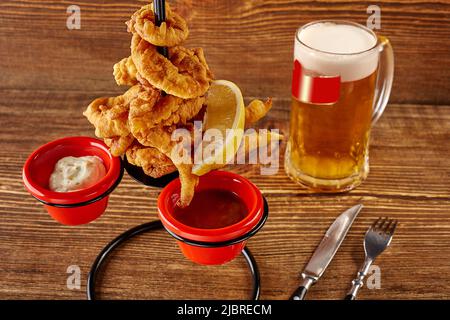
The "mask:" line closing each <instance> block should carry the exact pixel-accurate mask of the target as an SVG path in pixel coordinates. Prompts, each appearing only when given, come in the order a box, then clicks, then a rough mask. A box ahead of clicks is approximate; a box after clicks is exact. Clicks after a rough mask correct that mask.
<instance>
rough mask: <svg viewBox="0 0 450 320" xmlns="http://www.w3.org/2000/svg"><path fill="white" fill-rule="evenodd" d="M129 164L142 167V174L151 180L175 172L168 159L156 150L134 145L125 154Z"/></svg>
mask: <svg viewBox="0 0 450 320" xmlns="http://www.w3.org/2000/svg"><path fill="white" fill-rule="evenodd" d="M126 156H127V160H128V162H129V163H131V164H133V165H135V166H139V167H142V169H143V170H144V173H145V174H146V175H148V176H150V177H152V178H159V177H162V176H164V175H166V174H169V173H172V172H174V171H176V170H177V168H176V167H175V165H174V164H173V163H172V161H171V160H170V158H169V157H167V156H166V155H164V154H163V153H161V152H160V151H159V150H158V149H157V148H153V147H144V146H143V145H141V144H139V143H134V144H133V145H132V146H131V147H130V148H128V150H127V152H126Z"/></svg>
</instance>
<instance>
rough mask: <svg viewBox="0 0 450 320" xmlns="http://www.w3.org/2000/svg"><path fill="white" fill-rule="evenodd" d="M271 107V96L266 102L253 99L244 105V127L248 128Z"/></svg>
mask: <svg viewBox="0 0 450 320" xmlns="http://www.w3.org/2000/svg"><path fill="white" fill-rule="evenodd" d="M271 108H272V98H268V99H267V100H266V102H262V101H261V100H253V101H251V102H250V103H249V105H248V106H247V107H245V127H246V128H248V127H250V126H251V125H253V124H254V123H255V122H257V121H258V120H260V119H261V118H263V117H264V116H265V115H266V114H267V112H269V110H270V109H271Z"/></svg>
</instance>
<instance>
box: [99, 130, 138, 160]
mask: <svg viewBox="0 0 450 320" xmlns="http://www.w3.org/2000/svg"><path fill="white" fill-rule="evenodd" d="M104 141H105V144H106V145H107V146H108V147H109V149H110V151H111V154H112V155H113V156H114V157H120V156H122V155H124V154H125V152H126V151H127V149H128V147H130V146H131V144H132V143H133V141H134V137H133V135H132V134H131V133H130V134H129V135H127V136H122V137H121V136H118V137H113V138H105V139H104Z"/></svg>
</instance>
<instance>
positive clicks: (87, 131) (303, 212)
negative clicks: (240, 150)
mask: <svg viewBox="0 0 450 320" xmlns="http://www.w3.org/2000/svg"><path fill="white" fill-rule="evenodd" d="M0 93H1V96H2V99H1V101H0V128H1V129H0V164H1V165H0V298H7V299H11V298H17V299H26V298H33V299H62V298H63V299H84V298H85V289H86V287H85V286H86V279H87V273H88V272H89V268H90V265H91V264H92V262H93V260H94V259H95V256H96V255H97V254H98V253H99V251H100V250H101V249H102V247H103V246H104V245H106V244H107V243H108V242H109V241H110V240H112V239H113V238H114V237H115V236H117V235H118V234H120V233H121V232H123V231H125V230H127V229H128V228H131V227H133V226H135V225H138V224H141V223H144V222H147V221H151V220H155V219H157V215H156V199H157V197H158V194H159V190H158V189H155V188H148V187H143V186H141V185H138V184H137V183H136V182H134V181H132V180H131V179H130V178H129V177H127V176H125V177H124V180H123V182H122V183H121V185H120V186H119V187H118V188H117V189H116V190H115V192H114V193H113V194H112V195H111V197H110V203H109V207H108V209H107V211H106V213H105V214H104V215H103V216H102V217H101V218H100V219H98V220H97V221H95V222H93V223H91V224H88V225H85V226H79V227H65V226H61V225H59V224H58V223H56V222H55V221H53V220H52V219H51V218H50V217H49V216H48V214H47V213H46V212H45V210H44V209H43V207H42V206H41V205H40V204H39V203H37V202H36V200H34V199H33V198H32V197H31V196H30V195H29V194H28V193H27V192H26V190H25V189H24V187H23V185H22V182H21V168H22V165H23V163H24V161H25V159H26V157H27V156H28V155H29V154H30V153H31V152H32V151H33V150H34V149H35V148H37V147H38V146H40V145H41V144H43V143H45V142H47V141H50V140H53V139H55V138H59V137H62V136H71V135H92V134H93V130H92V127H91V126H90V125H89V123H88V122H87V121H86V120H85V119H84V118H83V116H82V115H81V112H82V110H83V109H84V107H85V106H86V105H87V103H88V102H89V101H90V99H91V98H93V97H94V96H97V95H99V94H100V93H99V92H89V93H85V92H76V91H73V90H68V91H63V90H48V91H45V90H38V91H31V90H25V91H22V90H6V89H2V90H0ZM288 103H289V101H286V100H283V99H276V100H275V106H274V109H273V110H272V111H271V113H270V114H269V116H268V117H267V118H266V119H265V120H264V121H263V122H262V123H260V126H262V127H278V128H280V129H281V131H282V132H286V131H287V128H286V123H287V121H286V120H287V119H288ZM449 128H450V108H449V107H448V106H432V105H390V106H388V108H387V111H386V114H385V115H384V116H383V117H382V118H381V120H380V121H379V123H378V124H377V125H376V127H375V128H374V130H373V134H372V143H371V149H370V155H371V172H370V175H369V177H368V179H367V181H366V182H365V183H364V184H363V185H362V186H361V187H359V188H357V189H356V190H354V191H352V192H349V193H347V194H342V195H310V194H307V193H306V192H305V190H302V189H301V188H299V187H298V186H296V185H295V184H293V183H292V182H291V181H290V180H289V179H288V178H287V177H286V175H285V174H284V171H283V169H282V168H281V169H280V171H279V172H278V174H277V175H275V176H271V177H270V178H267V177H262V176H260V175H259V171H258V168H257V167H245V168H244V167H238V168H232V170H234V171H236V172H239V173H241V174H243V175H245V176H246V177H248V178H249V179H251V180H252V181H253V182H255V183H256V184H257V185H258V187H259V188H260V189H261V190H262V192H263V193H264V195H265V196H266V197H267V199H268V202H269V206H270V217H269V220H268V222H267V224H266V225H265V226H264V228H263V229H262V230H261V231H260V233H258V234H257V235H256V236H255V237H254V238H252V239H251V240H250V241H249V243H248V246H249V248H250V249H251V250H252V252H253V254H254V255H255V258H256V260H257V262H258V265H259V267H260V270H261V275H262V296H261V298H262V299H287V298H288V297H289V296H290V294H291V293H292V290H294V289H295V288H296V287H297V285H298V283H299V279H298V275H299V272H300V270H301V269H302V268H303V267H304V265H305V263H306V262H307V261H308V259H309V257H310V256H311V254H312V252H313V250H314V248H315V247H316V246H317V244H318V243H319V241H320V240H321V238H322V236H323V234H324V232H325V231H326V229H327V228H328V226H329V225H330V224H331V222H332V221H333V220H334V219H335V217H336V216H337V215H338V214H339V213H340V212H342V211H343V210H345V209H346V208H348V207H350V206H352V205H354V204H356V203H359V202H362V203H363V204H364V205H365V208H364V210H363V211H362V212H361V214H360V216H359V217H358V219H357V220H356V221H355V224H354V226H353V227H352V229H351V230H350V233H349V235H348V236H347V238H346V240H345V241H344V243H343V245H342V247H341V249H340V250H339V251H338V253H337V255H336V257H335V259H334V260H333V262H332V263H331V265H330V266H329V268H328V270H327V271H326V273H325V275H324V277H323V278H322V279H321V280H320V282H319V283H318V284H317V285H316V286H315V287H313V289H312V290H311V292H310V294H309V295H308V298H309V299H341V298H343V297H344V295H345V293H346V291H347V290H348V288H349V286H350V281H351V279H352V278H353V276H354V275H355V273H356V271H357V268H358V266H359V264H360V263H361V262H362V259H363V248H362V239H363V234H364V232H365V230H366V229H367V227H368V226H369V225H370V224H371V223H372V221H373V220H374V219H376V218H377V217H379V216H390V217H393V218H397V219H399V221H400V226H399V228H398V230H397V232H396V235H395V237H394V240H393V242H392V246H391V247H390V248H389V249H388V250H387V251H386V252H385V253H383V255H382V256H381V257H380V258H379V259H378V260H377V261H376V264H377V265H378V266H379V267H380V268H381V276H382V278H381V289H379V290H368V289H366V288H364V289H362V291H361V293H360V298H361V299H413V298H414V299H431V298H436V299H448V298H450V282H449V281H448V277H449V275H450V264H449V263H448V260H449V258H450V187H449V185H450V170H449V168H450V146H449V143H448V142H449V141H450V130H449ZM69 265H78V266H80V268H81V271H82V289H81V290H74V291H73V290H68V289H67V288H66V278H67V274H66V269H67V267H68V266H69ZM431 270H432V271H431ZM430 272H432V275H433V276H431V277H430ZM180 283H182V285H181V284H180ZM99 284H100V285H101V290H100V292H99V296H100V297H101V298H110V299H126V298H129V299H156V298H158V299H174V298H186V299H206V298H210V299H245V298H248V297H249V295H250V277H249V274H248V271H247V269H246V265H245V262H244V260H243V258H242V257H239V258H238V259H236V260H234V261H232V262H231V263H229V264H226V265H224V266H211V267H204V266H198V265H195V264H193V263H191V262H189V261H187V260H186V259H185V258H184V257H183V256H182V254H181V253H180V252H179V250H178V248H177V245H176V243H175V241H174V240H173V239H172V238H171V237H170V236H169V235H167V234H166V233H165V232H163V231H158V232H155V233H152V234H146V235H142V236H139V237H138V238H136V239H134V240H132V241H131V242H130V243H127V244H126V245H125V246H123V247H122V248H120V249H119V250H118V251H117V252H116V253H114V255H113V259H112V260H110V263H109V264H108V265H107V267H106V269H105V272H104V273H103V274H102V276H101V279H99Z"/></svg>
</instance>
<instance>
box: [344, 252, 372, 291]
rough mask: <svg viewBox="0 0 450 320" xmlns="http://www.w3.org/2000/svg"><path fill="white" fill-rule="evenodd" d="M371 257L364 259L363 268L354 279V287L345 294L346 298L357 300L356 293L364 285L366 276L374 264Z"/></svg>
mask: <svg viewBox="0 0 450 320" xmlns="http://www.w3.org/2000/svg"><path fill="white" fill-rule="evenodd" d="M372 261H373V260H371V259H368V258H366V260H365V261H364V264H363V265H362V267H361V269H359V271H358V275H357V276H356V278H355V279H353V281H352V288H351V289H350V291H349V292H348V293H347V295H346V296H345V300H356V295H357V294H358V291H359V289H361V287H362V286H363V284H364V282H363V280H364V278H365V277H366V275H367V273H368V272H369V268H370V266H371V265H372Z"/></svg>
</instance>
